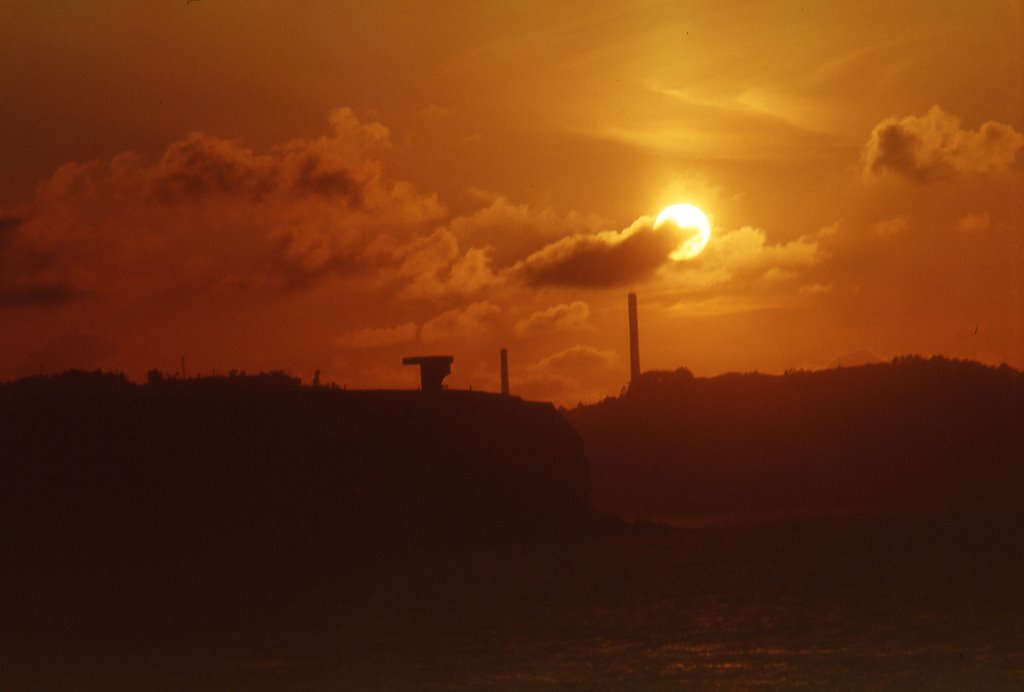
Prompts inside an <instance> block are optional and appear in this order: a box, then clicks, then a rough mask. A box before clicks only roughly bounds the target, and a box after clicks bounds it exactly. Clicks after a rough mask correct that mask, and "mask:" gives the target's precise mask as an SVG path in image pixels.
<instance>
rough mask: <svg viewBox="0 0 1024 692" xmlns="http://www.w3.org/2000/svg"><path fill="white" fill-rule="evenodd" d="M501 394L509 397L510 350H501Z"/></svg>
mask: <svg viewBox="0 0 1024 692" xmlns="http://www.w3.org/2000/svg"><path fill="white" fill-rule="evenodd" d="M501 393H502V394H503V395H504V396H508V349H507V348H503V349H501Z"/></svg>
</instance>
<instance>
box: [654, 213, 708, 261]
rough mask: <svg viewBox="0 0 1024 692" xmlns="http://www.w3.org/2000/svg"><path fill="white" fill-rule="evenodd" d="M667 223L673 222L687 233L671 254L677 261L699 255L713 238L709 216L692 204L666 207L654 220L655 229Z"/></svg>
mask: <svg viewBox="0 0 1024 692" xmlns="http://www.w3.org/2000/svg"><path fill="white" fill-rule="evenodd" d="M666 223H671V224H672V225H674V226H675V227H676V228H678V229H679V230H681V231H683V232H684V233H685V235H684V240H683V242H681V243H680V244H679V247H677V248H676V249H675V250H673V251H672V254H670V255H669V257H670V258H671V259H673V260H675V261H677V262H678V261H681V260H688V259H692V258H694V257H696V256H697V255H699V254H700V253H701V252H703V251H704V248H705V246H707V244H708V240H709V239H710V238H711V223H710V222H709V221H708V217H707V216H705V215H704V212H702V211H701V210H700V209H698V208H697V207H695V206H693V205H692V204H673V205H672V206H671V207H665V208H664V209H663V210H662V211H661V213H660V214H658V218H656V219H655V220H654V230H658V229H659V228H661V227H662V226H663V225H665V224H666Z"/></svg>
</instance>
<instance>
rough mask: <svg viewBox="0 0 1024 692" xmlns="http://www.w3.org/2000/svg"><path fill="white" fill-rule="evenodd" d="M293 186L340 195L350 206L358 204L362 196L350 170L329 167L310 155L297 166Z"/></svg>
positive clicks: (316, 192)
mask: <svg viewBox="0 0 1024 692" xmlns="http://www.w3.org/2000/svg"><path fill="white" fill-rule="evenodd" d="M294 187H295V189H296V190H298V191H301V192H308V193H310V194H315V195H322V196H324V197H341V198H342V199H344V200H345V201H347V202H348V203H349V204H351V205H352V206H358V205H359V203H360V200H361V197H362V193H361V190H360V186H359V184H358V182H356V179H355V177H354V176H353V175H352V173H351V172H349V171H347V170H345V169H344V168H331V167H330V166H329V165H325V162H324V161H323V160H322V159H321V158H320V157H318V156H310V157H308V158H307V159H306V160H305V161H303V162H302V164H301V165H300V166H299V170H298V175H297V176H296V178H295V182H294Z"/></svg>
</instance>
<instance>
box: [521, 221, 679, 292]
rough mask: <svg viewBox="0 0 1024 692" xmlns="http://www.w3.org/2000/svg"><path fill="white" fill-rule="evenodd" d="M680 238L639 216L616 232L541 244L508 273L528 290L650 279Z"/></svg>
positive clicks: (671, 229) (675, 231)
mask: <svg viewBox="0 0 1024 692" xmlns="http://www.w3.org/2000/svg"><path fill="white" fill-rule="evenodd" d="M681 240H682V232H681V231H679V230H678V229H676V228H675V226H674V225H672V224H665V225H663V226H662V227H661V228H660V229H659V230H657V231H656V230H654V219H653V218H652V217H649V216H642V217H640V218H639V219H637V220H636V221H634V222H633V223H632V224H631V225H630V226H629V227H628V228H626V229H624V230H621V231H604V232H601V233H590V234H577V235H573V236H569V237H567V238H562V239H561V240H558V241H556V242H554V243H551V244H549V245H546V246H545V247H543V248H541V249H540V250H538V251H537V252H534V253H533V254H531V255H530V256H529V257H527V258H526V259H524V260H522V261H521V262H518V263H517V264H516V265H515V266H514V267H512V269H511V274H512V275H513V276H515V277H517V278H519V279H520V280H522V281H524V282H525V283H526V284H528V285H532V286H566V287H577V288H610V287H614V286H621V285H623V284H627V283H630V282H634V281H640V280H642V279H645V278H647V277H649V276H651V275H652V274H653V273H654V272H655V271H656V270H657V269H658V268H659V267H661V266H662V265H663V264H665V263H666V262H668V261H670V260H669V259H668V256H669V253H671V252H672V250H674V249H675V248H676V247H678V245H679V243H680V241H681Z"/></svg>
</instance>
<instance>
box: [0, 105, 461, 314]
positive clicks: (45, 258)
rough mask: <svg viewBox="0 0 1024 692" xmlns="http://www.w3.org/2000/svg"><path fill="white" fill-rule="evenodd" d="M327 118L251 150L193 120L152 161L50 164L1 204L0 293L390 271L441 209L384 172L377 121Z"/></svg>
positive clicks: (273, 283) (266, 283) (261, 284)
mask: <svg viewBox="0 0 1024 692" xmlns="http://www.w3.org/2000/svg"><path fill="white" fill-rule="evenodd" d="M330 123H331V130H330V132H329V133H328V134H327V135H325V136H322V137H318V138H312V139H298V140H292V141H289V142H286V143H284V144H281V145H278V146H274V147H271V148H269V149H267V150H264V151H256V150H253V149H250V148H248V147H246V146H244V145H243V144H242V143H240V142H238V141H234V140H227V139H222V138H218V137H214V136H211V135H207V134H201V133H195V134H191V135H188V136H187V137H185V138H184V139H182V140H181V141H178V142H174V143H172V144H171V145H169V146H168V147H167V149H166V150H165V152H164V153H163V155H162V156H161V157H160V158H159V159H158V160H157V161H155V162H147V161H145V160H144V159H143V158H142V157H141V156H139V155H137V154H134V153H132V152H124V153H122V154H118V155H117V156H114V157H113V158H111V159H110V160H109V161H93V162H89V163H84V164H79V163H68V164H65V165H63V166H61V167H60V168H58V170H56V171H55V172H54V174H53V175H52V176H50V178H49V179H47V180H45V181H43V183H42V184H41V185H40V186H39V187H38V189H37V192H36V195H35V197H34V198H33V200H32V201H31V203H29V204H26V209H27V210H28V211H27V212H26V214H25V215H24V217H22V218H13V217H0V272H2V274H0V277H2V280H3V283H0V288H3V289H4V294H3V301H2V304H4V305H8V306H11V305H25V306H28V305H40V306H41V305H56V304H61V303H64V302H70V301H71V300H74V299H75V298H76V297H78V296H80V295H82V294H83V292H87V291H88V292H96V293H104V294H115V293H116V294H121V295H142V294H145V293H147V292H152V293H160V294H167V295H179V296H184V295H186V293H185V292H191V293H190V294H201V293H204V292H209V291H210V290H218V291H219V290H223V291H225V292H228V293H238V292H244V291H259V292H266V291H286V292H294V291H300V290H305V289H310V288H313V287H315V286H317V285H320V284H321V283H323V282H324V281H325V280H327V279H330V278H345V279H352V278H353V277H357V276H360V277H364V278H366V280H367V281H371V280H377V275H378V274H381V273H386V272H387V271H388V269H389V268H391V271H392V273H394V271H395V270H394V267H396V266H399V265H401V264H402V263H403V262H404V260H405V257H406V255H407V254H408V253H409V252H411V251H412V249H413V248H414V243H412V242H411V241H412V240H413V239H415V238H416V237H417V235H418V234H420V233H422V231H423V226H424V224H426V223H428V222H431V221H434V220H437V219H439V218H440V217H441V216H443V214H444V208H443V206H442V205H441V204H440V203H439V202H438V201H437V199H436V197H434V196H433V195H426V194H423V193H421V192H419V191H418V190H416V189H415V188H414V187H413V186H412V185H410V184H408V183H405V182H402V181H392V180H389V179H388V178H387V177H386V176H385V175H384V170H383V164H382V162H381V156H380V155H381V152H382V151H383V150H384V149H386V148H387V147H388V146H389V144H388V137H389V134H388V130H387V128H384V127H383V126H381V125H379V124H377V123H363V122H361V121H359V120H358V119H357V118H356V117H355V115H354V114H353V113H352V111H351V110H350V109H346V108H342V109H339V110H337V111H335V112H334V113H332V115H331V118H330ZM4 287H6V288H4ZM71 287H76V288H77V290H75V289H72V288H71Z"/></svg>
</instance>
